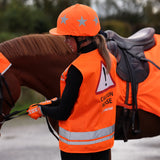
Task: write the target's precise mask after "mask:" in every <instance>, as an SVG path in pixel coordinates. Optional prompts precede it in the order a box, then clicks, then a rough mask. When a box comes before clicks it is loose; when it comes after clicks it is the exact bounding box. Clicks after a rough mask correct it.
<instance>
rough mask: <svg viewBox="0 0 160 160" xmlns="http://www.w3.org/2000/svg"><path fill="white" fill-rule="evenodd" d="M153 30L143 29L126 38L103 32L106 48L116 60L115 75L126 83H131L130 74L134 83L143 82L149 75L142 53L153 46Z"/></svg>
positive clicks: (110, 32) (111, 32) (109, 31)
mask: <svg viewBox="0 0 160 160" xmlns="http://www.w3.org/2000/svg"><path fill="white" fill-rule="evenodd" d="M154 33H155V30H154V29H153V28H150V27H148V28H144V29H141V30H139V31H138V32H136V33H135V34H133V35H132V36H130V37H128V38H124V37H121V36H120V35H118V34H117V33H115V32H114V31H111V30H107V31H105V34H106V35H105V38H106V41H107V47H108V49H109V50H110V52H111V53H112V54H113V55H114V56H115V57H116V58H117V61H118V63H117V74H118V75H119V77H120V78H121V79H123V80H125V81H127V82H131V78H132V75H131V72H132V74H133V75H134V76H135V77H136V79H135V81H136V83H140V82H142V81H144V80H145V79H146V78H147V76H148V74H149V65H148V62H147V61H146V60H145V55H144V51H145V50H148V49H150V48H152V47H153V46H154V45H155V40H154Z"/></svg>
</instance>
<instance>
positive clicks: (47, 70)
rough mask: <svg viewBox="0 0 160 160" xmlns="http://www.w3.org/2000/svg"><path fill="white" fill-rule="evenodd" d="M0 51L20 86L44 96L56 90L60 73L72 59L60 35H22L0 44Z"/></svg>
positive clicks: (55, 93) (55, 92)
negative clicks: (9, 64) (9, 63)
mask: <svg viewBox="0 0 160 160" xmlns="http://www.w3.org/2000/svg"><path fill="white" fill-rule="evenodd" d="M0 51H1V52H2V53H3V54H4V55H5V56H6V57H7V58H8V60H9V61H10V62H11V63H12V67H11V69H12V72H14V74H15V75H16V77H17V79H18V80H19V83H20V85H21V86H22V85H24V86H27V87H29V88H32V89H34V90H36V91H38V92H40V93H41V94H43V95H44V96H45V97H47V98H48V97H49V98H50V97H51V96H55V95H57V93H59V78H60V74H61V73H62V72H63V70H64V69H65V68H66V67H67V65H68V64H69V63H70V62H71V61H72V60H73V59H74V57H72V55H71V56H70V57H68V56H67V57H68V58H67V57H65V56H64V55H66V54H67V53H68V52H69V49H68V47H67V46H66V45H65V43H64V39H63V38H62V37H58V38H57V37H52V36H49V35H38V36H37V35H35V36H34V35H33V36H24V37H23V36H22V38H21V37H20V38H16V39H13V40H11V41H7V42H4V43H2V44H0Z"/></svg>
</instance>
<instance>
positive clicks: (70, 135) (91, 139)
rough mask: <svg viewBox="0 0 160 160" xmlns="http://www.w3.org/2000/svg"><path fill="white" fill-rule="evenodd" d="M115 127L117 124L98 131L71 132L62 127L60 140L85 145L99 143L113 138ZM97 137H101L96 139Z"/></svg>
mask: <svg viewBox="0 0 160 160" xmlns="http://www.w3.org/2000/svg"><path fill="white" fill-rule="evenodd" d="M114 129H115V125H113V126H110V127H107V128H103V129H99V130H97V131H91V132H70V131H67V130H65V129H63V128H61V127H60V128H59V135H60V136H61V137H60V140H61V141H62V142H64V143H66V144H72V145H85V144H94V143H99V142H103V141H106V140H109V139H111V138H112V137H113V136H114ZM106 136H107V137H106ZM62 137H64V138H65V139H67V140H68V141H67V140H65V139H63V138H62ZM97 138H99V139H98V140H95V139H97ZM72 140H74V142H71V141H72ZM76 140H77V141H79V140H82V141H83V140H84V141H85V140H88V141H85V142H84V141H83V142H76Z"/></svg>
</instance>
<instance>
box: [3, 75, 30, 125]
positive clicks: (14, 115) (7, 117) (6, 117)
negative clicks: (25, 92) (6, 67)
mask: <svg viewBox="0 0 160 160" xmlns="http://www.w3.org/2000/svg"><path fill="white" fill-rule="evenodd" d="M3 84H4V86H5V88H6V89H7V93H8V95H9V97H10V100H11V103H9V102H8V101H7V100H5V99H4V98H3V87H2V86H3ZM3 102H5V103H6V104H7V105H8V106H9V107H10V108H13V107H14V100H13V97H12V94H11V92H10V89H9V87H8V84H7V82H6V80H5V78H4V76H3V75H2V74H1V73H0V116H1V117H2V118H3V119H2V121H1V122H0V124H3V123H4V122H6V121H8V120H11V119H14V118H17V117H19V116H22V115H25V114H27V113H22V112H24V111H25V110H26V109H25V110H20V111H15V112H13V113H10V114H7V115H6V114H4V113H3V111H2V105H3Z"/></svg>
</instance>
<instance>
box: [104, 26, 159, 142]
mask: <svg viewBox="0 0 160 160" xmlns="http://www.w3.org/2000/svg"><path fill="white" fill-rule="evenodd" d="M154 34H155V30H154V29H153V28H150V27H148V28H144V29H141V30H139V31H138V32H136V33H135V34H133V35H132V36H130V37H128V38H124V37H121V36H120V35H118V34H117V33H115V32H114V31H111V30H107V31H105V32H104V33H103V35H104V36H105V38H106V42H107V47H108V49H109V50H110V52H111V53H112V54H113V55H114V56H115V57H116V59H117V69H116V72H117V74H118V76H119V77H120V78H121V79H122V80H124V81H126V82H127V85H126V98H125V102H124V103H125V104H127V105H132V118H131V127H132V131H133V133H136V134H137V133H139V132H140V126H139V115H138V106H137V90H138V83H140V82H143V81H144V80H145V79H146V78H147V76H148V75H149V64H148V61H149V62H151V63H152V64H154V62H152V61H150V60H148V59H146V58H145V54H144V51H145V50H148V49H150V48H152V47H153V46H154V45H155V40H154ZM154 65H155V66H156V64H154ZM157 67H158V66H157ZM129 83H131V91H132V92H131V93H132V103H131V104H129V103H128V99H129V89H130V87H129ZM123 112H124V113H125V112H126V109H125V108H123ZM125 123H126V122H124V121H123V122H122V125H123V126H124V125H125ZM135 123H137V124H135ZM135 126H137V128H135ZM122 128H123V133H124V137H125V138H124V140H125V141H126V140H127V136H126V135H127V131H126V129H125V127H122Z"/></svg>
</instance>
